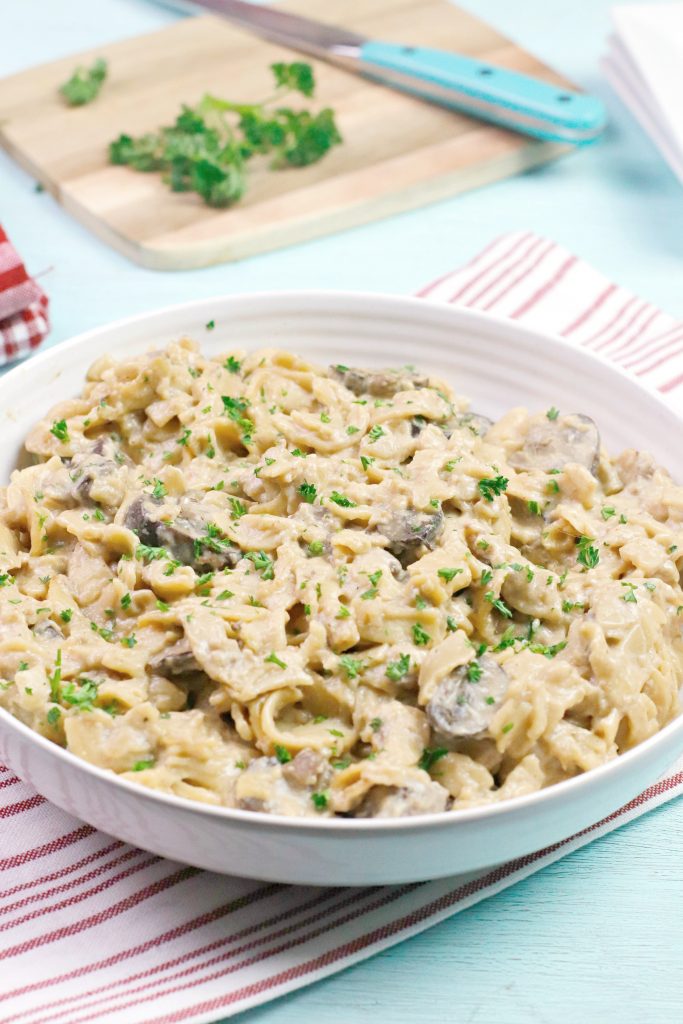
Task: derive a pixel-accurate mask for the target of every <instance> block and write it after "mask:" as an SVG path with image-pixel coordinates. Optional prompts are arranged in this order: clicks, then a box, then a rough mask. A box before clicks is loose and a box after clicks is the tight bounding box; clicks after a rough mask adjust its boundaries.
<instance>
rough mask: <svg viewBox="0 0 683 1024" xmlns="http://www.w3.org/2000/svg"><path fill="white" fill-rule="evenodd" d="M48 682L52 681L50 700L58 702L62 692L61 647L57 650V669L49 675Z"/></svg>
mask: <svg viewBox="0 0 683 1024" xmlns="http://www.w3.org/2000/svg"><path fill="white" fill-rule="evenodd" d="M48 682H49V683H50V700H51V701H52V702H53V703H54V704H58V703H59V700H60V697H61V692H62V649H61V647H60V648H59V649H58V651H57V656H56V657H55V670H54V672H53V673H52V675H51V676H48Z"/></svg>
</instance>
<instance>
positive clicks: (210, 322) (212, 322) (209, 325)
mask: <svg viewBox="0 0 683 1024" xmlns="http://www.w3.org/2000/svg"><path fill="white" fill-rule="evenodd" d="M215 326H216V321H215V320H208V321H207V323H206V324H205V327H206V329H207V331H212V330H213V329H214V327H215Z"/></svg>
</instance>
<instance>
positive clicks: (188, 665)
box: [149, 638, 202, 678]
mask: <svg viewBox="0 0 683 1024" xmlns="http://www.w3.org/2000/svg"><path fill="white" fill-rule="evenodd" d="M149 667H150V668H151V670H152V672H155V673H157V674H158V675H160V676H170V677H171V678H173V677H174V676H187V675H190V674H191V673H193V672H201V671H202V667H201V665H200V664H199V662H198V661H197V659H196V658H195V656H194V653H193V651H192V648H191V647H190V645H189V643H188V641H187V640H186V639H185V638H183V639H182V640H178V641H177V643H174V644H173V646H172V647H167V648H166V650H165V651H161V652H160V653H159V654H155V655H154V657H153V658H150V661H149Z"/></svg>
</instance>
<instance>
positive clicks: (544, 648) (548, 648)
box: [529, 640, 567, 658]
mask: <svg viewBox="0 0 683 1024" xmlns="http://www.w3.org/2000/svg"><path fill="white" fill-rule="evenodd" d="M566 646H567V641H566V640H561V641H560V642H559V643H558V644H550V645H547V644H529V650H530V651H532V652H533V653H534V654H542V655H543V657H544V658H554V657H555V655H556V654H559V653H560V651H563V650H564V649H565V647H566Z"/></svg>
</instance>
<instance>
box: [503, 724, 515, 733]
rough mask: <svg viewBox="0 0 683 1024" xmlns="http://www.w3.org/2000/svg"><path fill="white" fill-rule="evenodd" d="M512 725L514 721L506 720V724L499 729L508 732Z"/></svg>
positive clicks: (512, 727)
mask: <svg viewBox="0 0 683 1024" xmlns="http://www.w3.org/2000/svg"><path fill="white" fill-rule="evenodd" d="M514 727H515V723H514V722H508V723H507V725H504V726H503V728H502V729H501V732H503V733H507V732H510V730H511V729H514Z"/></svg>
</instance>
